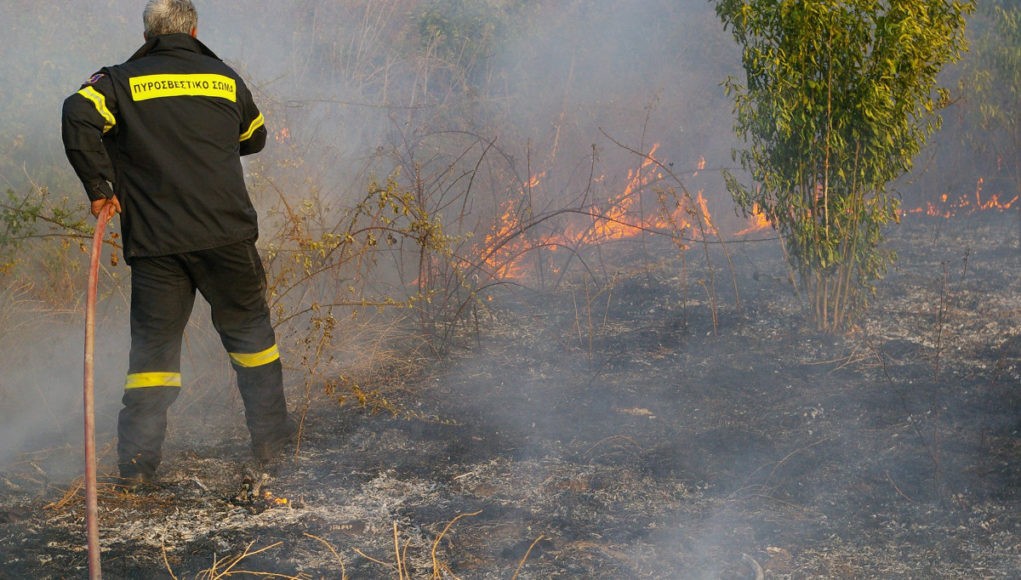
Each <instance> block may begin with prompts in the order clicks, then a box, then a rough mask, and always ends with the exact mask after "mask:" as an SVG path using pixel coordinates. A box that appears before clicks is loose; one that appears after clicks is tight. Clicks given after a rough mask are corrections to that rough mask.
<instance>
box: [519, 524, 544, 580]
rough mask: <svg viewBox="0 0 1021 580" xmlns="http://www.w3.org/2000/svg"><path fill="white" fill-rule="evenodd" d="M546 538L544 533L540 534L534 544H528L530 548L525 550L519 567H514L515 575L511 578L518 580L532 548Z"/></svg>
mask: <svg viewBox="0 0 1021 580" xmlns="http://www.w3.org/2000/svg"><path fill="white" fill-rule="evenodd" d="M545 539H546V536H544V535H543V534H539V537H538V538H536V539H535V541H534V542H532V544H531V545H530V546H528V549H527V550H525V555H524V556H522V557H521V561H520V562H518V567H517V568H515V569H514V576H511V580H517V578H518V574H519V573H520V572H521V567H522V566H524V565H525V561H526V560H528V556H529V554H531V553H532V548H535V546H536V545H537V544H538V543H539V542H541V541H543V540H545Z"/></svg>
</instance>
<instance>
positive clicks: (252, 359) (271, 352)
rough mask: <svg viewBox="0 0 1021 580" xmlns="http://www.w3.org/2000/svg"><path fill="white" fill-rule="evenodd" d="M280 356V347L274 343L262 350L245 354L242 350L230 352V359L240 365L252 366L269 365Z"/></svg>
mask: <svg viewBox="0 0 1021 580" xmlns="http://www.w3.org/2000/svg"><path fill="white" fill-rule="evenodd" d="M279 358H280V349H278V348H277V345H275V344H274V345H273V346H271V347H269V348H267V349H266V350H264V351H262V352H256V353H252V354H245V353H240V352H232V353H230V359H231V360H232V361H234V364H236V365H238V366H239V367H245V368H252V367H261V366H262V365H268V364H269V363H271V362H273V361H275V360H277V359H279Z"/></svg>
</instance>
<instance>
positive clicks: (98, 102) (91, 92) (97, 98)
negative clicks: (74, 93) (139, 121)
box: [78, 87, 117, 133]
mask: <svg viewBox="0 0 1021 580" xmlns="http://www.w3.org/2000/svg"><path fill="white" fill-rule="evenodd" d="M78 94H79V95H81V96H83V97H85V98H86V99H88V100H90V101H92V104H93V105H95V106H96V111H98V112H99V114H100V115H101V116H102V117H103V120H104V121H106V124H105V125H103V133H106V132H107V131H109V130H110V129H113V126H114V125H116V124H117V119H115V118H114V116H113V113H111V112H110V109H107V108H106V97H104V96H103V93H101V92H99V91H97V90H96V89H94V88H92V87H85V88H84V89H82V90H80V91H78Z"/></svg>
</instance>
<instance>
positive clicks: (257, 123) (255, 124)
mask: <svg viewBox="0 0 1021 580" xmlns="http://www.w3.org/2000/svg"><path fill="white" fill-rule="evenodd" d="M265 123H266V118H265V117H263V116H262V113H259V116H258V117H256V118H255V120H254V121H252V124H251V125H249V126H248V130H247V131H245V132H244V133H242V134H241V141H248V140H249V139H251V138H252V134H253V133H255V131H256V129H258V128H259V127H262V126H263V125H264V124H265Z"/></svg>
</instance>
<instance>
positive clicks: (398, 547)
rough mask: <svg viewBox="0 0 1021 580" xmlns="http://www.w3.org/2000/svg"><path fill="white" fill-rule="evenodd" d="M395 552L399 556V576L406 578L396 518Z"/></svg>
mask: <svg viewBox="0 0 1021 580" xmlns="http://www.w3.org/2000/svg"><path fill="white" fill-rule="evenodd" d="M394 554H395V555H396V557H397V578H398V580H404V561H403V560H402V559H401V542H400V540H399V539H398V537H397V520H394Z"/></svg>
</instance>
